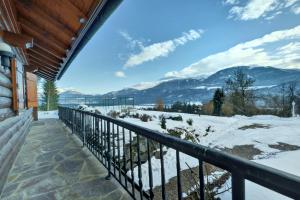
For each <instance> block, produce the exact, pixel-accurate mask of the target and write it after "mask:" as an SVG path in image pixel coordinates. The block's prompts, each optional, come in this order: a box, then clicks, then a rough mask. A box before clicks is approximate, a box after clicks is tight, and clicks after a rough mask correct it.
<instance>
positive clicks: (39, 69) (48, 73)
mask: <svg viewBox="0 0 300 200" xmlns="http://www.w3.org/2000/svg"><path fill="white" fill-rule="evenodd" d="M38 71H39V72H42V73H44V74H46V75H48V76H49V77H52V78H55V74H54V73H51V72H49V71H47V70H44V69H43V68H38Z"/></svg>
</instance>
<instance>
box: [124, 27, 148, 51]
mask: <svg viewBox="0 0 300 200" xmlns="http://www.w3.org/2000/svg"><path fill="white" fill-rule="evenodd" d="M120 35H121V36H122V37H123V38H124V39H125V40H127V42H128V47H129V48H131V49H134V48H136V47H139V48H142V47H143V43H142V42H141V41H139V40H135V39H133V38H132V37H131V36H130V35H129V34H128V33H127V32H126V31H120Z"/></svg>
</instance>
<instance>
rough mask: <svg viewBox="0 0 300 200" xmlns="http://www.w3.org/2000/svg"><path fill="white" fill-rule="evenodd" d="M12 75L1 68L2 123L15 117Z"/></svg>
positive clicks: (0, 102) (0, 99) (0, 118)
mask: <svg viewBox="0 0 300 200" xmlns="http://www.w3.org/2000/svg"><path fill="white" fill-rule="evenodd" d="M11 86H12V83H11V73H10V71H9V70H4V69H3V67H2V66H0V121H3V120H4V119H6V118H8V117H11V116H13V115H14V112H13V111H12V109H11V108H12V88H11Z"/></svg>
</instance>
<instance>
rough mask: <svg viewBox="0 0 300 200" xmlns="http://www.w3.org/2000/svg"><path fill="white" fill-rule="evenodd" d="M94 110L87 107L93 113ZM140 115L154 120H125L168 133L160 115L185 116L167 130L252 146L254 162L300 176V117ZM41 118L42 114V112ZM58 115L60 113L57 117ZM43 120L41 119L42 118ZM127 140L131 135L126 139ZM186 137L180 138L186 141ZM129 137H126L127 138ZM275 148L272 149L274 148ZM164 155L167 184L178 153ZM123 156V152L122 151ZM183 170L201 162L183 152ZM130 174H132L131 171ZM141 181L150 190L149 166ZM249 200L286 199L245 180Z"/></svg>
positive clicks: (221, 145) (214, 143) (218, 143)
mask: <svg viewBox="0 0 300 200" xmlns="http://www.w3.org/2000/svg"><path fill="white" fill-rule="evenodd" d="M93 109H94V108H86V110H89V111H92V110H93ZM97 109H98V110H99V111H100V112H101V113H103V114H107V113H109V111H110V110H113V109H114V110H116V111H118V112H120V111H121V109H119V108H107V107H106V108H103V107H102V108H101V107H97ZM135 113H138V114H139V115H140V116H141V115H143V114H147V115H149V116H151V119H152V120H151V121H148V122H143V121H141V120H140V119H139V118H133V117H125V118H124V119H122V120H125V121H127V122H130V123H134V124H137V125H140V126H143V127H147V128H150V129H154V130H157V131H160V132H162V133H165V134H168V131H167V130H166V129H162V128H161V125H160V119H159V118H160V116H161V115H164V116H165V117H166V118H168V117H170V116H173V117H175V116H179V115H180V116H182V121H174V120H171V119H167V120H166V127H167V129H176V128H179V129H180V130H186V131H188V132H189V133H191V134H193V136H194V138H195V139H196V140H194V142H196V143H199V144H201V145H205V146H209V147H211V148H217V149H221V150H223V149H232V148H234V147H236V146H240V145H253V148H255V149H257V150H259V153H257V155H254V156H253V157H252V160H253V161H255V162H257V163H260V164H263V165H267V166H270V167H273V168H276V169H279V170H283V171H286V172H289V173H292V174H294V175H297V176H300V160H299V159H298V158H300V149H297V148H298V147H299V146H300V118H299V117H295V118H280V117H277V116H271V115H259V116H253V117H246V116H233V117H216V116H206V115H201V116H199V115H194V114H184V113H166V112H157V111H144V110H139V109H134V110H131V112H130V114H135ZM39 115H40V112H39ZM44 116H47V117H49V116H54V117H55V114H54V113H53V115H52V114H50V113H48V114H43V117H44ZM56 116H57V114H56ZM40 118H41V117H40ZM189 119H192V121H193V123H192V125H189V124H188V123H187V120H189ZM127 137H128V136H127ZM184 137H185V135H184V134H183V135H181V138H182V139H184ZM125 138H126V137H125ZM279 144H288V145H293V146H294V147H296V148H295V149H288V148H287V149H280V148H274V145H275V146H276V145H279ZM272 145H273V146H272ZM165 150H166V154H165V155H164V166H165V169H167V170H166V171H165V173H166V174H165V178H166V182H168V181H169V180H170V179H171V178H172V177H175V176H176V165H175V163H176V152H175V150H173V149H170V148H168V149H167V148H165ZM121 153H122V152H121ZM180 161H181V169H182V170H185V169H188V166H187V164H188V165H189V166H190V167H196V166H197V165H198V160H197V159H194V158H192V157H190V156H188V155H186V154H183V153H180ZM160 162H161V161H160V159H158V158H155V157H152V158H151V164H152V170H153V171H152V173H153V181H154V182H153V186H159V185H160V184H161V182H160V180H161V178H160V177H161V173H160V167H161V165H160ZM129 174H130V172H129ZM134 175H135V177H136V179H135V180H138V179H137V177H138V169H137V167H136V168H135V169H134ZM142 179H143V187H144V189H148V188H149V184H148V182H149V180H148V163H147V162H146V163H144V164H143V165H142ZM227 185H230V179H229V180H227ZM219 197H221V199H231V191H228V192H225V193H223V194H221V195H219ZM246 199H264V200H273V199H287V198H285V197H283V196H281V195H279V194H277V193H274V192H273V191H270V190H268V189H266V188H263V187H261V186H258V185H257V184H254V183H252V182H249V181H246Z"/></svg>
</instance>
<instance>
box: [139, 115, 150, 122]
mask: <svg viewBox="0 0 300 200" xmlns="http://www.w3.org/2000/svg"><path fill="white" fill-rule="evenodd" d="M140 119H141V121H143V122H148V121H151V120H152V119H151V116H150V115H147V114H142V116H141V117H140Z"/></svg>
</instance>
